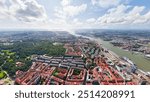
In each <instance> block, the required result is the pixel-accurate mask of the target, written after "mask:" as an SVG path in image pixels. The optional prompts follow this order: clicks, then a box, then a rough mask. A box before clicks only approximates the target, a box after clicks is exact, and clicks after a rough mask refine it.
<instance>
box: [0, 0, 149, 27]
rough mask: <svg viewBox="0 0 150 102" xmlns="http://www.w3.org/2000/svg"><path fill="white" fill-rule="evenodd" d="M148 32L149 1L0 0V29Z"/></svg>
mask: <svg viewBox="0 0 150 102" xmlns="http://www.w3.org/2000/svg"><path fill="white" fill-rule="evenodd" d="M8 28H9V29H79V28H96V29H150V0H0V29H8Z"/></svg>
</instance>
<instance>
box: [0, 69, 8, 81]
mask: <svg viewBox="0 0 150 102" xmlns="http://www.w3.org/2000/svg"><path fill="white" fill-rule="evenodd" d="M6 75H7V74H6V72H5V71H0V79H3V78H4V77H5V76H6Z"/></svg>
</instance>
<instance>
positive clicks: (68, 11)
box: [63, 4, 87, 17]
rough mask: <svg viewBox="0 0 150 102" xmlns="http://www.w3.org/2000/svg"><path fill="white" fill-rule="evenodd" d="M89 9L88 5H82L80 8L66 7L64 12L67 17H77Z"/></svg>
mask: <svg viewBox="0 0 150 102" xmlns="http://www.w3.org/2000/svg"><path fill="white" fill-rule="evenodd" d="M86 8H87V5H86V4H82V5H80V6H72V5H70V6H66V7H64V8H63V11H64V13H65V14H66V15H67V16H71V17H73V16H76V15H78V14H80V13H82V12H84V11H85V10H86Z"/></svg>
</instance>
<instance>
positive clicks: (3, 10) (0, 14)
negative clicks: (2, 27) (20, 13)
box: [0, 0, 9, 19]
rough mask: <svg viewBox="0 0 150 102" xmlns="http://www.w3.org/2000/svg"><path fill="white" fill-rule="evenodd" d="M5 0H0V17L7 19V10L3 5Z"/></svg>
mask: <svg viewBox="0 0 150 102" xmlns="http://www.w3.org/2000/svg"><path fill="white" fill-rule="evenodd" d="M5 2H6V0H0V19H8V18H9V11H8V8H7V6H6V5H5Z"/></svg>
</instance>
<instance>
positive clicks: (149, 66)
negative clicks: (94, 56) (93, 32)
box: [96, 38, 150, 71]
mask: <svg viewBox="0 0 150 102" xmlns="http://www.w3.org/2000/svg"><path fill="white" fill-rule="evenodd" d="M96 40H97V41H98V42H99V43H101V44H102V46H104V47H105V48H107V49H109V50H111V51H113V52H114V53H116V54H117V55H119V56H120V57H123V56H126V57H127V58H129V59H130V60H131V61H133V62H134V63H135V64H136V65H137V67H138V68H139V69H142V70H143V71H150V60H148V59H146V58H144V55H142V54H140V53H136V54H135V53H134V54H133V53H132V52H129V51H125V50H123V49H121V48H118V47H115V46H113V45H112V44H111V43H110V42H108V41H104V40H102V39H100V38H96Z"/></svg>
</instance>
